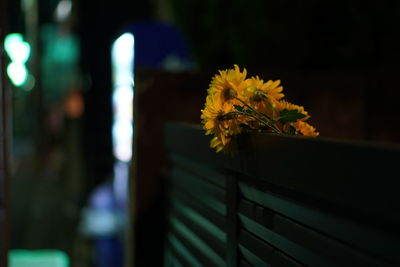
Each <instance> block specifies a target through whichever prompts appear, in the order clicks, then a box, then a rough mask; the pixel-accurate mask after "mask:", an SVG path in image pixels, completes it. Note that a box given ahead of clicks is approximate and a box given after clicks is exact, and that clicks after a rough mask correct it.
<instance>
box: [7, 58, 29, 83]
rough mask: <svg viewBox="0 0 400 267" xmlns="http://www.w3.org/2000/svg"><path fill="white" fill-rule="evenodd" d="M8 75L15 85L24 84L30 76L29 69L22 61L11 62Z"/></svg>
mask: <svg viewBox="0 0 400 267" xmlns="http://www.w3.org/2000/svg"><path fill="white" fill-rule="evenodd" d="M7 75H8V77H10V80H11V82H12V83H13V84H14V85H15V86H22V85H23V84H24V83H25V81H26V78H27V77H28V70H27V69H26V67H25V65H24V64H22V63H21V62H11V63H10V64H8V66H7Z"/></svg>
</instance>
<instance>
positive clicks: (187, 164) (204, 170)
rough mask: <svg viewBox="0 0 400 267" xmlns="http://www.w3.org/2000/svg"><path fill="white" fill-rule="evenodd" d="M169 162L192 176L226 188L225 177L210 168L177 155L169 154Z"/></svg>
mask: <svg viewBox="0 0 400 267" xmlns="http://www.w3.org/2000/svg"><path fill="white" fill-rule="evenodd" d="M169 159H170V161H171V162H172V163H173V164H175V165H176V166H178V167H179V168H181V169H184V170H186V171H188V172H190V173H191V174H193V175H196V176H199V177H201V178H202V179H205V180H207V181H208V182H210V183H212V184H214V185H217V186H219V187H222V188H225V187H226V177H225V175H223V174H222V173H220V172H217V171H216V170H214V169H212V168H211V167H210V166H208V165H205V164H204V163H203V164H202V163H200V162H199V161H194V160H191V159H190V158H188V157H184V156H182V155H180V154H178V153H170V156H169Z"/></svg>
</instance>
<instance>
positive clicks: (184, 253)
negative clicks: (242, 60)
mask: <svg viewBox="0 0 400 267" xmlns="http://www.w3.org/2000/svg"><path fill="white" fill-rule="evenodd" d="M167 239H168V242H169V244H170V246H171V249H172V251H173V255H174V256H176V257H177V258H180V259H181V260H182V262H185V263H188V264H187V265H186V266H194V267H201V266H202V264H201V262H200V261H199V260H198V259H197V258H196V257H195V256H194V255H193V254H192V252H190V251H189V249H188V248H187V247H186V246H185V245H184V244H183V243H182V242H181V241H180V240H178V239H177V238H176V236H175V235H174V234H173V233H169V234H168V237H167Z"/></svg>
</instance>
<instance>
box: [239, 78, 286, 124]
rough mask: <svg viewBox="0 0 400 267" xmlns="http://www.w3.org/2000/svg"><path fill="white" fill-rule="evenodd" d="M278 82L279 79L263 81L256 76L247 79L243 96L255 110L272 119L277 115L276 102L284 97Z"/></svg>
mask: <svg viewBox="0 0 400 267" xmlns="http://www.w3.org/2000/svg"><path fill="white" fill-rule="evenodd" d="M279 84H280V81H279V80H277V81H275V82H273V81H268V82H266V83H264V81H263V80H261V79H260V78H259V77H258V76H256V77H252V78H250V79H247V88H246V91H245V95H246V97H245V98H246V100H247V101H248V102H249V103H250V105H251V106H252V107H253V108H254V109H255V110H257V111H259V112H261V113H264V114H265V115H267V116H268V117H269V118H271V119H273V118H274V117H275V116H276V115H279V114H277V113H276V112H275V107H276V105H277V102H278V101H279V100H280V99H281V98H282V97H284V95H283V94H282V89H283V88H282V86H279Z"/></svg>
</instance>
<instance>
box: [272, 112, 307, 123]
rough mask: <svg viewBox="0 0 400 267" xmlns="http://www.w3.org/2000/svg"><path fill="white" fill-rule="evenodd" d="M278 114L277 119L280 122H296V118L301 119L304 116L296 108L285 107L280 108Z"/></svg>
mask: <svg viewBox="0 0 400 267" xmlns="http://www.w3.org/2000/svg"><path fill="white" fill-rule="evenodd" d="M279 115H280V116H279V121H281V122H282V123H288V122H296V121H297V120H299V119H302V118H304V117H305V116H306V115H304V114H302V113H300V112H299V111H297V110H287V109H284V110H282V111H281V113H280V114H279Z"/></svg>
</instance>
